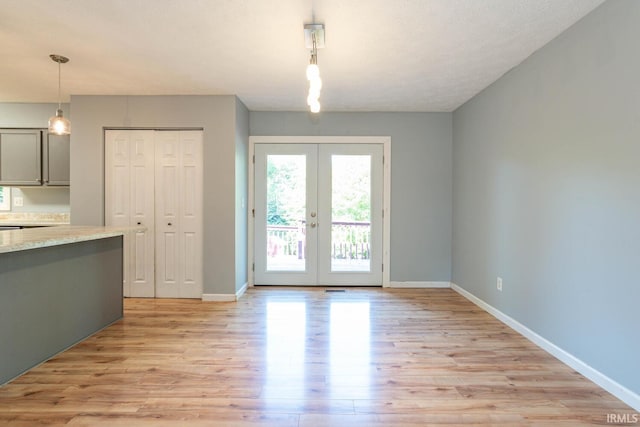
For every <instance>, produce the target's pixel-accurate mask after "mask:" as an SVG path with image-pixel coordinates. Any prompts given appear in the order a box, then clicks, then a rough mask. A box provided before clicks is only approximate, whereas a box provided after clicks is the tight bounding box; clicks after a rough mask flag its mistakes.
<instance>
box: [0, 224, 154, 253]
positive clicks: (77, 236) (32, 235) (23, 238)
mask: <svg viewBox="0 0 640 427" xmlns="http://www.w3.org/2000/svg"><path fill="white" fill-rule="evenodd" d="M144 229H145V228H144V227H89V226H72V225H61V226H58V227H42V228H25V229H22V230H5V231H0V253H6V252H16V251H24V250H28V249H36V248H44V247H48V246H57V245H64V244H68V243H77V242H85V241H88V240H97V239H104V238H107V237H115V236H122V235H124V234H125V233H129V232H134V231H136V230H144Z"/></svg>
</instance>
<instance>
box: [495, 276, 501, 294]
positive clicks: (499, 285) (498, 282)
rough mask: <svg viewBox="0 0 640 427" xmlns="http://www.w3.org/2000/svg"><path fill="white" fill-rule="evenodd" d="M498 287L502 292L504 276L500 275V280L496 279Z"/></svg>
mask: <svg viewBox="0 0 640 427" xmlns="http://www.w3.org/2000/svg"><path fill="white" fill-rule="evenodd" d="M496 287H497V288H498V290H499V291H500V292H502V277H498V280H497V281H496Z"/></svg>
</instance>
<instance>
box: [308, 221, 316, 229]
mask: <svg viewBox="0 0 640 427" xmlns="http://www.w3.org/2000/svg"><path fill="white" fill-rule="evenodd" d="M316 225H317V224H316V223H315V222H312V223H311V224H309V226H310V227H311V228H316Z"/></svg>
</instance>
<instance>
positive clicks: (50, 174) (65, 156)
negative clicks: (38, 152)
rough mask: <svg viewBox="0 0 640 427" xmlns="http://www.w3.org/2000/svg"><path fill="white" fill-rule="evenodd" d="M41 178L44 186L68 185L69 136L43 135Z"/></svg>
mask: <svg viewBox="0 0 640 427" xmlns="http://www.w3.org/2000/svg"><path fill="white" fill-rule="evenodd" d="M45 135H46V138H45V140H44V141H43V144H42V158H43V162H42V176H43V177H44V183H45V184H46V185H69V135H55V134H45Z"/></svg>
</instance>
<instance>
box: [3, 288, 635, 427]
mask: <svg viewBox="0 0 640 427" xmlns="http://www.w3.org/2000/svg"><path fill="white" fill-rule="evenodd" d="M52 321H55V319H52ZM2 345H6V343H2ZM611 413H615V414H623V413H628V414H635V411H633V409H631V408H629V407H628V406H626V405H625V404H623V403H622V402H620V401H619V400H617V399H616V398H614V397H613V396H612V395H610V394H609V393H607V392H605V391H604V390H602V389H600V388H599V387H597V386H596V385H594V384H593V383H591V382H590V381H588V380H587V379H585V378H584V377H582V376H581V375H579V374H578V373H576V372H574V371H572V370H571V369H570V368H568V367H566V366H565V365H563V364H562V363H560V362H559V361H557V360H556V359H554V358H553V357H551V356H549V355H548V354H547V353H545V352H544V351H542V350H540V349H538V348H537V347H536V346H535V345H533V344H531V343H530V342H529V341H527V340H526V339H525V338H523V337H521V336H520V335H518V334H517V333H516V332H514V331H512V330H511V329H509V328H508V327H506V326H504V325H503V324H502V323H500V322H499V321H497V320H495V319H494V318H493V317H491V316H490V315H488V314H486V313H485V312H483V311H482V310H480V309H479V308H477V307H476V306H475V305H473V304H471V303H470V302H468V301H467V300H465V299H464V298H463V297H461V296H459V295H458V294H456V293H455V292H453V291H452V290H449V289H429V290H410V289H396V290H388V289H379V288H378V289H375V288H359V289H351V288H349V289H347V290H346V292H345V293H334V292H325V289H322V288H302V289H301V288H253V289H249V291H248V292H247V293H246V295H245V296H244V297H243V298H242V299H241V300H240V301H239V302H237V303H210V302H201V301H195V300H153V299H127V300H125V318H124V319H123V320H122V321H119V322H118V323H116V324H114V325H112V326H110V327H109V328H107V329H105V330H103V331H101V332H99V333H97V334H96V335H94V336H92V337H91V338H89V339H87V340H86V341H84V342H82V343H80V344H78V345H76V346H75V347H73V348H71V349H69V350H67V351H66V352H64V353H62V354H60V355H58V356H57V357H55V358H53V359H52V360H50V361H48V362H46V363H44V364H42V365H41V366H39V367H37V368H35V369H33V370H31V371H30V372H28V373H27V374H25V375H23V376H21V377H19V378H17V379H15V380H14V381H13V382H11V383H9V384H7V385H5V386H4V387H2V388H0V424H3V425H4V424H8V425H16V426H22V425H24V426H33V425H68V426H99V427H101V426H160V427H162V426H181V425H185V426H233V427H238V426H240V427H241V426H278V427H280V426H300V427H307V426H341V427H342V426H383V425H384V426H403V425H407V426H424V425H432V424H439V423H443V424H453V425H457V424H465V425H493V424H497V425H518V426H519V425H539V426H551V425H563V426H576V425H591V424H601V425H606V424H607V414H611Z"/></svg>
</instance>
